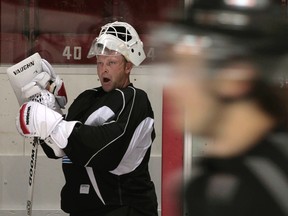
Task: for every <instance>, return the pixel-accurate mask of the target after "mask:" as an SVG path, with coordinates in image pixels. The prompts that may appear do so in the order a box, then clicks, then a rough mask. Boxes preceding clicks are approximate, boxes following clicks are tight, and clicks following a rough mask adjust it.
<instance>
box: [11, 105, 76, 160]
mask: <svg viewBox="0 0 288 216" xmlns="http://www.w3.org/2000/svg"><path fill="white" fill-rule="evenodd" d="M77 123H79V122H78V121H65V120H63V117H62V115H60V114H59V113H57V112H56V111H54V110H52V109H50V108H48V107H46V106H44V105H42V104H40V103H37V102H34V101H30V102H27V103H24V104H23V105H22V106H21V107H20V110H19V113H18V115H17V117H16V128H17V130H18V132H19V133H20V134H21V135H22V136H25V137H39V138H40V139H43V140H44V141H45V143H46V144H47V145H48V146H50V147H51V148H52V149H53V151H54V153H55V154H56V153H57V151H58V150H59V148H60V149H63V148H65V147H66V146H67V144H68V137H69V136H70V134H71V133H72V130H73V128H74V126H75V125H76V124H77ZM53 145H55V146H53ZM55 149H57V151H56V152H55ZM56 155H57V154H56Z"/></svg>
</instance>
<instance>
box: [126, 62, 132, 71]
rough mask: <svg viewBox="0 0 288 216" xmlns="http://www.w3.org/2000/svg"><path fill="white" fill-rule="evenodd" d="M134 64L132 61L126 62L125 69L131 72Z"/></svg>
mask: <svg viewBox="0 0 288 216" xmlns="http://www.w3.org/2000/svg"><path fill="white" fill-rule="evenodd" d="M132 67H133V64H132V63H131V62H126V64H125V71H126V73H130V71H131V70H132Z"/></svg>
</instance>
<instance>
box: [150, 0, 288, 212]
mask: <svg viewBox="0 0 288 216" xmlns="http://www.w3.org/2000/svg"><path fill="white" fill-rule="evenodd" d="M277 11H278V8H277V6H276V5H274V4H273V3H272V2H270V1H268V0H254V1H248V0H247V1H232V0H213V1H211V0H199V1H197V0H195V1H194V2H193V4H192V5H191V7H190V8H189V10H188V11H187V16H186V17H185V19H182V20H181V21H180V22H176V23H177V24H176V25H175V24H172V25H171V26H170V27H168V28H167V29H168V30H167V29H166V31H165V28H164V30H162V31H159V32H158V33H157V34H159V35H160V37H159V38H160V39H161V40H162V42H165V43H166V45H167V46H165V48H166V49H168V50H169V51H168V52H165V53H168V55H169V54H170V55H171V56H169V62H170V63H171V64H172V68H173V73H172V75H171V83H170V84H169V85H168V94H169V96H170V101H171V102H172V103H171V106H172V108H173V111H174V114H173V122H172V124H173V125H175V128H176V129H181V130H184V125H186V126H185V129H186V130H187V131H189V132H191V133H192V135H198V136H202V137H205V138H208V139H211V140H212V144H210V145H209V146H208V147H207V148H206V149H205V154H204V156H203V157H202V158H201V159H199V160H198V161H196V162H195V165H193V170H192V176H191V179H190V180H189V181H188V183H187V184H186V185H185V186H184V190H183V193H184V200H185V205H186V207H187V212H188V213H187V215H189V216H190V215H192V216H193V215H195V216H213V215H217V216H218V215H219V216H220V215H221V216H231V215H233V216H244V215H245V216H246V215H247V216H248V215H249V216H250V215H251V216H256V215H257V216H260V215H261V216H268V215H269V216H272V215H273V216H274V215H275V216H276V215H277V216H284V215H288V133H287V100H288V97H287V90H286V89H285V88H283V86H281V83H280V82H279V80H280V79H281V76H280V77H279V76H277V74H278V73H277V72H279V70H280V69H279V68H280V67H281V62H282V61H284V60H283V59H284V56H285V54H286V53H285V52H287V51H288V49H287V29H286V27H285V23H284V21H283V20H281V19H280V13H278V12H277ZM179 23H181V24H179ZM172 26H173V32H171V30H170V29H172V28H171V27H172ZM162 33H164V34H162ZM157 34H156V35H157ZM285 40H286V41H285ZM285 43H286V44H285Z"/></svg>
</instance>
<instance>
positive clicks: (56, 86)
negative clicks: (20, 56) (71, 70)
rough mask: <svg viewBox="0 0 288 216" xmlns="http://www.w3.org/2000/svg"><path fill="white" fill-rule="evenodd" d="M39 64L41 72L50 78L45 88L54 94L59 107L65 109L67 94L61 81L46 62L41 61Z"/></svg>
mask: <svg viewBox="0 0 288 216" xmlns="http://www.w3.org/2000/svg"><path fill="white" fill-rule="evenodd" d="M41 64H42V69H43V71H44V72H47V73H48V74H49V75H50V77H51V78H50V82H49V84H48V85H46V86H45V88H47V89H48V90H49V91H50V92H51V93H52V94H54V96H55V98H56V100H57V102H58V104H59V106H60V107H61V108H65V105H66V104H67V94H66V89H65V85H64V82H63V80H62V79H60V77H59V76H58V75H56V73H55V71H54V69H53V67H52V66H51V64H50V63H49V62H48V61H47V60H45V59H42V62H41Z"/></svg>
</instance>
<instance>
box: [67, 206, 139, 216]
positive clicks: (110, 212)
mask: <svg viewBox="0 0 288 216" xmlns="http://www.w3.org/2000/svg"><path fill="white" fill-rule="evenodd" d="M70 216H144V215H143V214H141V213H140V212H138V211H136V210H134V209H133V208H131V207H129V206H120V207H111V208H107V209H105V210H104V211H97V212H96V211H93V212H81V211H79V212H75V213H70Z"/></svg>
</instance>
